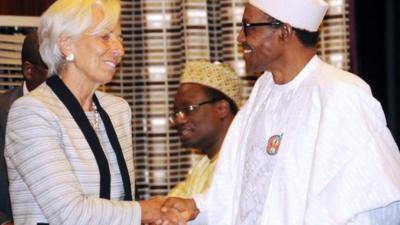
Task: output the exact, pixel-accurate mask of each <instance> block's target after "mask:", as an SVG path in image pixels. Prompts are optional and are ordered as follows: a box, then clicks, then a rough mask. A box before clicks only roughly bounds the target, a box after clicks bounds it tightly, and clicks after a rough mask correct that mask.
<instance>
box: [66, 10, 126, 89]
mask: <svg viewBox="0 0 400 225" xmlns="http://www.w3.org/2000/svg"><path fill="white" fill-rule="evenodd" d="M102 16H103V15H102V13H101V12H99V11H97V10H95V11H94V15H93V22H92V25H91V27H90V28H89V29H88V30H87V31H86V32H84V33H83V34H81V35H80V36H79V37H78V38H77V39H74V40H73V43H72V47H73V52H74V55H75V60H74V62H73V67H74V69H75V70H74V72H75V73H78V74H77V75H79V76H83V77H82V78H84V80H85V82H90V83H92V84H93V85H95V86H98V85H102V84H106V83H108V82H110V81H111V80H112V78H113V76H114V74H115V72H116V70H117V66H118V64H119V63H120V62H121V59H122V56H123V55H124V47H123V45H122V36H121V27H120V24H117V25H116V26H115V27H114V28H113V29H112V30H111V29H110V30H109V31H107V32H106V33H104V34H101V35H93V34H91V33H90V32H91V31H92V30H93V29H94V28H95V27H96V25H97V24H98V23H99V22H100V21H101V19H102Z"/></svg>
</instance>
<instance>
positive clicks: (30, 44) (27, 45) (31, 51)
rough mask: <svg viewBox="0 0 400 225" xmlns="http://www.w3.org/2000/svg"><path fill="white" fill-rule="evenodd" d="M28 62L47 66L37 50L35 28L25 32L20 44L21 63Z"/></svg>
mask: <svg viewBox="0 0 400 225" xmlns="http://www.w3.org/2000/svg"><path fill="white" fill-rule="evenodd" d="M26 61H28V62H30V63H31V64H33V65H34V66H37V67H42V68H47V67H46V65H45V64H44V62H43V60H42V57H40V52H39V36H38V33H37V30H34V31H32V32H31V33H29V34H27V35H26V37H25V39H24V42H23V44H22V51H21V65H23V64H24V62H26Z"/></svg>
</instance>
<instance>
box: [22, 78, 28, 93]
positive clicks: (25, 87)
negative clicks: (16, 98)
mask: <svg viewBox="0 0 400 225" xmlns="http://www.w3.org/2000/svg"><path fill="white" fill-rule="evenodd" d="M28 93H29V90H28V87H27V86H26V82H25V81H24V82H23V83H22V94H23V95H26V94H28Z"/></svg>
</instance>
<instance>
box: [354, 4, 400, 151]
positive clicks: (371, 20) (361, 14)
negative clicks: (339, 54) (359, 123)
mask: <svg viewBox="0 0 400 225" xmlns="http://www.w3.org/2000/svg"><path fill="white" fill-rule="evenodd" d="M352 1H353V4H354V5H355V7H354V9H355V15H354V18H355V24H356V27H355V28H356V30H355V31H356V33H355V35H356V42H357V45H356V46H354V47H355V48H356V52H357V57H356V58H357V64H358V65H356V68H355V70H356V71H358V75H359V76H361V77H362V78H363V79H364V80H365V81H367V83H368V84H370V86H371V89H372V92H373V94H374V96H375V97H376V98H377V99H378V100H379V101H380V102H381V103H382V106H383V109H384V111H385V114H386V119H387V122H388V126H389V128H390V129H391V131H392V133H393V135H394V137H395V139H396V141H397V144H398V145H399V144H400V20H399V18H398V16H399V15H400V1H398V0H384V1H379V2H377V1H373V0H362V1H361V0H358V1H356V0H352Z"/></svg>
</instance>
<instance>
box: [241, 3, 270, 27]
mask: <svg viewBox="0 0 400 225" xmlns="http://www.w3.org/2000/svg"><path fill="white" fill-rule="evenodd" d="M271 18H272V17H271V16H269V15H268V14H266V13H265V12H263V11H261V10H260V9H258V8H257V7H255V6H253V5H251V4H250V3H247V4H246V7H245V9H244V13H243V19H242V20H243V22H248V21H253V20H255V19H257V20H268V19H271Z"/></svg>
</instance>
